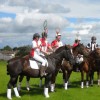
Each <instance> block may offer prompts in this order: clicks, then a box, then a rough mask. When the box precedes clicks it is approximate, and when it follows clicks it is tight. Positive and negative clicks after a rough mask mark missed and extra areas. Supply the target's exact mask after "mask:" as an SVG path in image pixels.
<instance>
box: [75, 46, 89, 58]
mask: <svg viewBox="0 0 100 100" xmlns="http://www.w3.org/2000/svg"><path fill="white" fill-rule="evenodd" d="M73 53H74V55H77V54H82V55H84V56H86V57H87V56H88V54H89V51H88V49H87V48H86V47H85V46H84V45H83V44H78V45H77V46H76V47H74V48H73Z"/></svg>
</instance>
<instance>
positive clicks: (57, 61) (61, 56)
mask: <svg viewBox="0 0 100 100" xmlns="http://www.w3.org/2000/svg"><path fill="white" fill-rule="evenodd" d="M63 53H64V51H63V52H60V53H59V54H56V55H55V56H54V59H55V61H56V63H60V62H61V61H62V60H63V58H64V54H63Z"/></svg>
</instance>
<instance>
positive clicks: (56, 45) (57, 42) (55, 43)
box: [51, 33, 63, 50]
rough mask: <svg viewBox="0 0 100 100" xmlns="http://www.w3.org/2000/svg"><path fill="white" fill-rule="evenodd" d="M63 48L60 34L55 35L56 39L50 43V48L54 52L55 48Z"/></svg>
mask: <svg viewBox="0 0 100 100" xmlns="http://www.w3.org/2000/svg"><path fill="white" fill-rule="evenodd" d="M61 46H63V43H62V41H61V34H60V33H56V39H55V40H53V41H52V43H51V47H52V48H53V49H54V50H56V49H57V48H59V47H61Z"/></svg>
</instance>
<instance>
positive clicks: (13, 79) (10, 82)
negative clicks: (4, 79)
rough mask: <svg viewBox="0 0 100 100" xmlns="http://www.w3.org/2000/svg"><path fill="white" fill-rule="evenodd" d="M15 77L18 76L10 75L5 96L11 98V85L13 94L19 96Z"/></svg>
mask: <svg viewBox="0 0 100 100" xmlns="http://www.w3.org/2000/svg"><path fill="white" fill-rule="evenodd" d="M17 79H18V76H16V77H14V76H13V77H12V76H11V77H10V81H9V83H8V89H7V98H8V99H12V98H11V88H12V87H13V89H14V92H15V95H16V97H18V98H19V97H20V96H19V93H18V90H17Z"/></svg>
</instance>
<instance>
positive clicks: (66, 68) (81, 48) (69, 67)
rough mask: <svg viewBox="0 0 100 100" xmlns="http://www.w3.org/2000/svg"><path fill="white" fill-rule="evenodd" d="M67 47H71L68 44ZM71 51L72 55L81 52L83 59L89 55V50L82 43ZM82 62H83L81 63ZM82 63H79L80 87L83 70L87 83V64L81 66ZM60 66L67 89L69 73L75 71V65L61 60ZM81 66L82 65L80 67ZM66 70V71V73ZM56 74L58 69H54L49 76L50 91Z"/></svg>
mask: <svg viewBox="0 0 100 100" xmlns="http://www.w3.org/2000/svg"><path fill="white" fill-rule="evenodd" d="M69 48H71V46H69ZM61 49H62V48H59V49H58V50H57V51H56V52H58V51H59V50H61ZM72 51H73V55H74V57H76V56H77V55H78V54H82V55H83V56H84V59H86V58H87V56H88V55H89V51H88V49H86V47H85V46H84V45H83V44H79V45H77V46H76V47H74V48H72ZM82 64H83V63H82ZM82 64H80V66H79V67H80V72H81V88H83V84H84V83H83V82H84V72H86V75H87V76H86V80H87V83H86V84H88V71H89V70H88V66H85V65H84V66H83V65H82ZM60 66H62V67H61V69H62V73H63V79H64V88H65V90H67V89H68V80H69V78H70V75H71V73H72V71H75V70H74V69H75V65H74V66H72V65H71V64H70V63H69V61H67V60H64V61H63V62H62V65H60ZM81 66H82V67H81ZM66 71H67V73H66ZM57 74H58V71H56V73H54V75H53V76H52V78H51V91H52V92H54V87H55V80H56V76H57Z"/></svg>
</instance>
